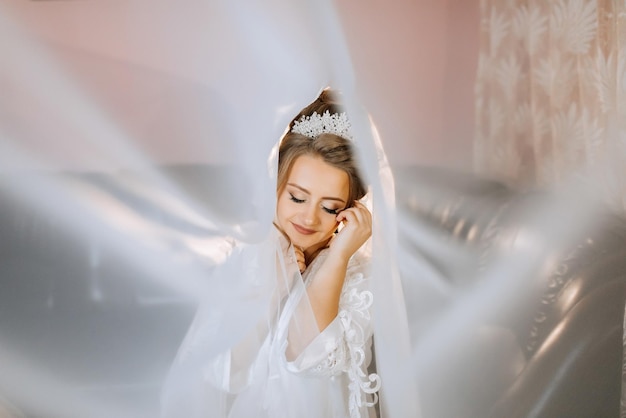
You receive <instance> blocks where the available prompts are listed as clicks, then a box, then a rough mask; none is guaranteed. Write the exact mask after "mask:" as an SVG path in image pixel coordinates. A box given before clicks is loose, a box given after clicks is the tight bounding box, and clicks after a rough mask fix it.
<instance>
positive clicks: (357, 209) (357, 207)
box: [330, 202, 372, 260]
mask: <svg viewBox="0 0 626 418" xmlns="http://www.w3.org/2000/svg"><path fill="white" fill-rule="evenodd" d="M337 222H339V223H341V222H343V229H342V230H341V231H339V233H338V234H337V235H336V236H335V237H334V238H333V240H332V241H331V243H330V251H331V254H333V253H334V254H337V255H338V256H340V257H344V258H345V259H346V260H347V259H349V258H350V257H352V254H354V253H355V252H356V251H357V250H358V249H359V248H361V246H362V245H363V244H364V243H365V241H367V239H368V238H369V237H370V236H371V235H372V214H371V213H370V211H369V210H367V208H366V207H365V205H363V204H362V203H360V202H355V203H354V206H353V207H351V208H348V209H346V210H343V211H341V212H340V213H339V214H338V215H337Z"/></svg>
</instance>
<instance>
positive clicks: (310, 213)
mask: <svg viewBox="0 0 626 418" xmlns="http://www.w3.org/2000/svg"><path fill="white" fill-rule="evenodd" d="M317 212H318V208H317V207H316V206H315V205H308V206H307V208H306V210H305V212H304V224H305V225H306V226H314V225H317V224H318V223H319V220H320V218H319V216H318V213H317Z"/></svg>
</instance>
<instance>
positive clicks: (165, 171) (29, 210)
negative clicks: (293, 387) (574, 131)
mask: <svg viewBox="0 0 626 418" xmlns="http://www.w3.org/2000/svg"><path fill="white" fill-rule="evenodd" d="M182 3H184V4H182ZM43 8H45V9H46V13H42V9H43ZM70 8H71V9H72V13H71V15H70V14H67V11H68V10H69V9H70ZM52 17H53V18H54V20H55V21H56V22H57V23H58V22H62V23H63V24H64V25H65V27H66V28H67V31H66V32H65V34H62V33H61V34H60V33H59V32H57V31H54V30H52V29H51V28H50V26H49V25H48V24H47V21H46V19H49V18H52ZM86 28H88V30H86ZM68 33H69V34H71V33H77V34H80V33H89V36H85V37H84V38H79V39H74V42H73V43H72V45H73V46H72V47H68V46H67V45H66V44H65V43H64V42H63V39H62V38H63V36H72V35H68ZM350 54H351V51H350V50H349V48H348V47H347V45H346V43H345V40H344V36H343V34H342V30H341V26H340V22H339V20H338V17H337V15H336V13H335V11H334V9H333V5H332V3H331V2H330V1H326V0H316V1H305V0H298V1H294V0H289V1H286V0H269V1H265V2H254V1H243V2H232V1H227V0H224V1H218V0H212V1H201V0H189V1H185V2H171V1H166V0H156V1H154V0H152V1H147V0H128V1H100V2H98V1H83V2H72V1H67V2H63V1H59V2H52V1H51V2H44V1H32V2H29V3H28V5H24V2H23V1H22V0H3V1H2V2H1V3H0V63H1V64H0V92H1V93H0V216H2V218H3V219H2V220H1V222H2V224H1V227H2V228H3V229H2V230H1V231H2V236H3V237H7V238H6V239H4V240H2V241H3V242H2V243H1V244H0V254H1V255H2V260H3V263H5V265H4V266H2V276H0V286H1V287H0V416H4V415H3V413H5V411H6V415H8V416H59V417H60V416H62V417H100V416H101V417H153V416H158V414H159V410H160V407H161V398H160V397H161V392H162V390H163V386H164V383H165V381H166V377H167V375H168V372H169V370H170V366H171V365H172V363H173V361H174V358H175V356H176V353H177V350H178V348H179V346H180V345H181V343H182V342H183V339H184V338H185V335H186V334H187V330H188V328H189V326H190V325H191V324H192V320H193V318H194V314H195V312H196V309H197V308H198V307H199V306H200V307H201V311H202V313H203V315H204V316H203V318H204V319H203V321H204V322H203V326H204V327H205V328H203V329H205V330H207V332H206V334H202V335H201V336H200V340H199V341H191V342H190V341H189V340H187V341H186V344H187V346H189V345H190V344H191V345H192V346H193V345H194V344H197V345H198V346H199V347H202V349H201V350H195V351H194V350H189V353H191V354H189V355H191V356H192V358H191V359H190V361H188V362H186V363H184V364H185V367H186V368H187V369H184V370H178V371H177V372H176V373H182V374H178V375H177V376H175V377H174V380H173V381H174V382H180V384H181V385H183V383H182V382H185V383H184V384H190V385H191V386H189V387H187V388H188V389H189V390H193V388H194V386H193V384H194V382H195V381H194V380H193V379H201V378H205V377H206V373H207V372H206V370H204V369H202V370H198V368H200V367H203V366H204V364H203V361H204V359H205V358H211V357H212V356H213V355H215V354H218V353H220V352H221V351H223V350H225V349H227V348H230V347H233V346H234V345H235V343H236V342H237V341H239V340H241V339H242V338H243V337H245V336H246V335H247V334H248V332H249V331H250V329H251V328H252V327H253V326H254V325H255V323H256V320H257V319H258V316H259V314H260V313H261V312H262V311H263V309H264V307H266V306H267V303H268V300H269V297H270V296H269V295H270V294H271V286H270V287H268V283H267V282H266V281H264V279H267V277H269V276H271V273H272V271H273V270H272V269H273V268H275V267H274V266H273V265H272V263H271V261H272V256H268V257H267V258H264V257H263V254H261V253H258V254H256V256H255V257H247V256H246V255H245V254H244V256H241V254H239V255H238V253H236V252H234V250H233V246H234V242H236V241H237V242H240V243H241V242H243V243H245V244H246V245H255V244H257V243H259V242H262V241H263V240H265V239H266V238H267V237H268V235H269V234H271V233H272V230H273V229H272V228H273V227H272V219H273V216H274V205H275V198H276V196H275V187H276V186H275V184H276V178H275V170H276V167H275V164H276V156H275V154H274V147H275V145H276V143H277V141H278V140H279V138H280V137H281V135H282V134H283V132H284V130H285V128H286V126H287V124H288V123H289V121H290V120H291V118H292V117H293V116H294V115H296V114H297V113H298V112H299V110H300V109H301V108H303V107H304V106H305V105H307V104H308V103H310V102H311V101H312V100H313V99H315V98H316V97H317V95H318V93H319V91H320V89H321V88H323V87H325V86H329V85H330V86H332V87H333V88H334V89H337V90H341V91H342V93H343V96H344V98H345V101H346V103H345V106H346V108H347V110H348V113H349V115H350V117H351V120H352V125H353V130H354V137H355V138H357V139H356V144H357V150H358V151H357V152H358V157H359V159H360V162H361V166H362V168H363V171H364V172H365V176H366V177H367V180H368V182H369V184H370V187H371V200H372V207H373V213H374V232H373V238H372V243H371V251H372V254H373V256H372V260H373V265H372V269H373V271H372V277H373V280H372V291H373V293H374V295H375V305H374V310H373V326H374V336H375V352H376V354H375V358H376V370H377V373H378V374H379V375H380V377H381V381H382V388H381V392H380V394H381V398H380V409H381V415H382V416H383V417H391V418H403V417H414V416H420V409H421V407H420V405H421V403H422V402H421V399H420V397H421V396H422V395H420V394H422V393H429V394H432V392H433V390H437V389H433V388H435V386H434V385H433V386H432V387H430V388H429V387H428V384H426V385H424V383H423V382H428V381H429V377H430V376H433V379H432V380H433V381H437V382H451V381H454V380H456V379H457V378H458V377H459V376H458V375H455V373H458V370H459V368H458V367H457V365H458V364H462V363H463V361H464V357H463V356H464V354H465V351H470V350H471V347H470V348H468V347H465V346H463V344H465V342H467V341H471V340H472V338H473V337H474V336H476V335H478V334H481V333H482V334H487V335H489V338H493V339H500V340H501V341H502V345H506V344H508V343H510V336H509V335H507V334H506V333H505V332H503V331H501V330H499V329H497V327H492V328H487V329H485V327H481V326H478V324H479V323H484V322H491V321H487V320H486V319H485V318H494V317H495V318H499V317H502V316H506V315H510V314H511V312H514V310H515V309H516V305H514V304H512V303H511V302H512V300H513V298H515V300H516V301H519V300H521V299H523V298H524V296H525V293H524V289H523V288H522V286H520V285H519V282H520V278H522V277H524V275H525V274H527V273H528V272H529V271H531V270H533V269H535V268H537V266H538V265H539V264H540V263H539V262H538V261H537V260H538V259H539V258H540V257H542V256H545V246H544V245H546V244H545V241H540V240H537V236H536V235H533V230H530V232H528V234H526V235H522V234H520V235H517V236H515V237H513V238H511V239H510V240H509V241H507V242H508V247H507V248H502V249H497V250H498V251H496V253H497V254H498V255H500V257H496V258H494V259H493V260H491V259H490V260H485V263H484V268H483V269H482V270H481V272H480V274H481V278H482V280H481V283H483V285H482V286H478V287H475V288H472V289H470V291H468V292H466V293H463V294H461V293H460V292H457V291H456V290H453V289H452V287H451V286H450V284H449V283H448V282H447V281H445V280H442V277H441V273H440V272H439V271H438V270H437V269H435V268H433V267H432V265H431V264H429V263H427V262H426V261H425V260H424V259H422V256H421V252H419V251H414V248H416V247H414V246H412V245H415V246H417V247H426V248H428V249H429V250H430V251H431V253H436V254H438V256H440V257H442V258H447V259H449V260H450V268H451V269H453V268H455V266H459V267H458V268H462V266H463V263H462V262H459V263H458V264H457V261H459V260H465V259H467V258H468V257H472V256H473V255H472V254H470V255H468V254H467V253H465V252H463V250H462V249H461V248H460V247H456V246H454V245H453V244H451V243H447V244H445V245H442V244H441V242H440V241H438V240H437V239H436V237H435V235H434V234H433V232H432V230H431V229H429V227H428V225H423V224H419V223H418V222H417V221H416V220H411V219H409V218H402V214H401V213H399V212H398V211H397V209H396V206H395V203H394V184H393V179H392V176H391V170H390V169H389V166H388V165H387V161H386V158H385V155H384V152H383V151H382V147H381V142H382V144H383V145H384V146H385V147H389V146H393V140H392V139H390V138H382V139H381V140H379V138H378V136H377V134H376V132H375V128H374V124H375V123H376V121H375V120H374V121H370V119H369V116H368V114H367V111H366V109H364V108H363V107H362V103H363V102H364V100H363V99H364V98H368V97H371V96H370V95H372V94H373V89H370V88H368V86H366V85H362V84H361V83H360V82H359V74H356V73H355V72H354V70H353V67H352V64H351V60H350ZM138 56H141V59H138V58H137V57H138ZM392 110H393V109H390V110H389V111H390V112H391V111H392ZM381 117H383V118H384V117H385V115H384V114H383V115H381ZM424 193H427V194H428V193H431V194H432V195H431V196H430V197H432V196H435V195H437V193H439V191H438V190H436V187H433V188H432V189H424ZM425 197H428V196H427V195H425ZM583 206H584V205H583V204H581V202H578V204H577V209H580V211H569V212H566V213H562V211H560V210H557V208H554V207H551V206H549V205H545V208H542V209H545V210H541V211H538V214H537V215H536V216H535V218H534V219H533V222H535V224H536V225H540V227H541V228H544V230H545V228H552V229H551V231H552V232H553V234H551V235H552V236H554V237H558V240H557V241H558V242H560V241H561V240H562V241H565V240H567V239H568V237H569V236H570V235H568V234H573V233H574V232H572V231H571V228H569V226H571V225H572V224H574V223H578V224H580V223H582V221H581V219H582V220H585V219H587V218H584V217H582V215H584V214H586V213H587V212H586V211H585V210H584V209H586V208H583ZM470 208H471V205H470ZM476 210H479V209H476ZM467 215H468V216H479V215H480V214H478V213H469V214H467ZM555 215H556V216H555ZM398 217H400V221H398ZM555 218H556V219H559V220H560V221H559V222H553V223H551V222H545V221H546V219H549V220H552V219H555ZM398 222H401V228H402V230H403V233H404V235H405V236H406V237H410V239H409V240H408V241H411V242H410V243H408V242H406V241H405V242H404V243H403V244H402V245H400V244H399V240H398V237H397V232H396V231H397V230H398V225H397V224H398ZM538 228H539V227H538ZM511 249H514V250H515V254H516V257H512V256H510V255H511V253H512V251H511ZM238 257H240V258H238ZM535 261H537V262H536V263H535ZM216 271H219V272H221V273H220V274H214V273H215V272H216ZM258 271H261V272H265V273H263V274H261V275H256V274H253V272H258ZM224 272H227V274H226V273H224ZM251 272H252V273H251ZM401 277H402V280H401ZM196 325H197V324H196ZM482 334H481V335H482ZM251 347H254V344H252V345H251ZM179 355H181V354H179ZM193 356H196V357H193ZM509 364H511V363H509ZM479 375H480V374H476V375H471V376H470V377H476V376H479ZM417 376H420V379H421V380H420V381H421V382H422V383H420V385H418V379H417ZM435 376H436V379H435V378H434V377H435ZM176 378H180V379H181V380H178V381H177V380H176ZM187 378H188V379H187ZM468 379H469V378H468ZM231 383H232V382H231ZM170 384H171V383H170ZM175 386H176V385H175ZM437 387H439V386H437ZM195 388H196V389H197V388H198V386H195ZM170 389H171V387H170ZM429 390H430V392H429ZM201 395H203V394H201ZM429 396H430V395H429ZM436 396H439V397H441V398H446V397H449V399H447V401H449V402H453V401H454V400H455V399H456V398H457V397H458V394H449V393H437V394H436ZM468 396H470V395H468ZM212 407H213V406H211V408H212ZM304 408H305V409H306V406H305V407H304ZM194 412H200V411H199V410H197V409H196V410H194ZM206 416H212V415H210V414H209V415H206Z"/></svg>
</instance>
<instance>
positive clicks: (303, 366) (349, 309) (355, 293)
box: [288, 255, 380, 416]
mask: <svg viewBox="0 0 626 418" xmlns="http://www.w3.org/2000/svg"><path fill="white" fill-rule="evenodd" d="M318 257H319V256H318ZM320 261H321V260H320ZM318 265H319V264H318ZM314 273H315V270H313V271H311V273H310V274H309V275H308V277H314ZM307 284H309V283H308V282H307ZM372 303H373V295H372V292H371V291H370V290H369V260H368V259H364V258H362V257H359V256H358V255H355V256H354V257H353V258H352V259H351V260H350V264H349V265H348V270H347V271H346V280H345V282H344V285H343V290H342V293H341V297H340V300H339V313H338V315H337V317H336V318H335V319H334V320H333V322H331V323H330V324H329V325H328V327H326V328H325V329H324V331H322V332H321V333H320V334H319V335H318V336H317V337H316V338H315V339H314V340H313V341H312V342H311V344H309V345H308V346H307V348H306V349H305V350H304V351H303V352H302V353H301V354H300V356H298V358H297V359H296V360H295V361H293V362H290V363H288V369H289V370H290V371H292V372H296V373H304V374H307V375H310V376H318V377H332V376H337V375H339V374H341V373H346V374H347V376H348V378H349V392H350V401H349V405H350V410H351V416H360V414H359V413H358V410H359V409H360V408H361V407H363V406H373V405H374V404H375V403H376V401H377V395H376V392H377V391H378V389H379V388H380V378H379V377H378V375H376V374H375V373H372V374H369V375H368V374H367V366H368V365H369V362H370V360H371V344H372V323H371V316H370V308H371V306H372ZM368 395H373V402H368ZM353 412H355V413H356V415H355V414H353Z"/></svg>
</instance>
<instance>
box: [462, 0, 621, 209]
mask: <svg viewBox="0 0 626 418" xmlns="http://www.w3.org/2000/svg"><path fill="white" fill-rule="evenodd" d="M481 15H482V22H481V29H482V30H481V46H480V58H479V66H478V76H477V82H476V109H477V111H476V120H477V124H476V126H477V127H476V136H475V148H474V149H475V158H474V161H475V167H476V169H477V171H478V172H479V173H482V174H486V175H489V176H491V177H496V178H499V179H503V180H506V181H508V182H510V183H514V184H517V185H519V186H535V185H550V184H558V183H560V182H562V181H564V180H568V179H571V178H572V176H576V177H575V178H576V180H580V181H593V182H594V187H595V188H596V189H597V188H598V187H600V188H602V192H603V193H604V194H605V196H606V197H607V199H608V200H609V201H610V202H611V203H612V204H613V205H614V206H617V207H618V208H620V209H621V210H624V209H626V50H624V48H625V47H626V0H481ZM590 179H593V180H590Z"/></svg>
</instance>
